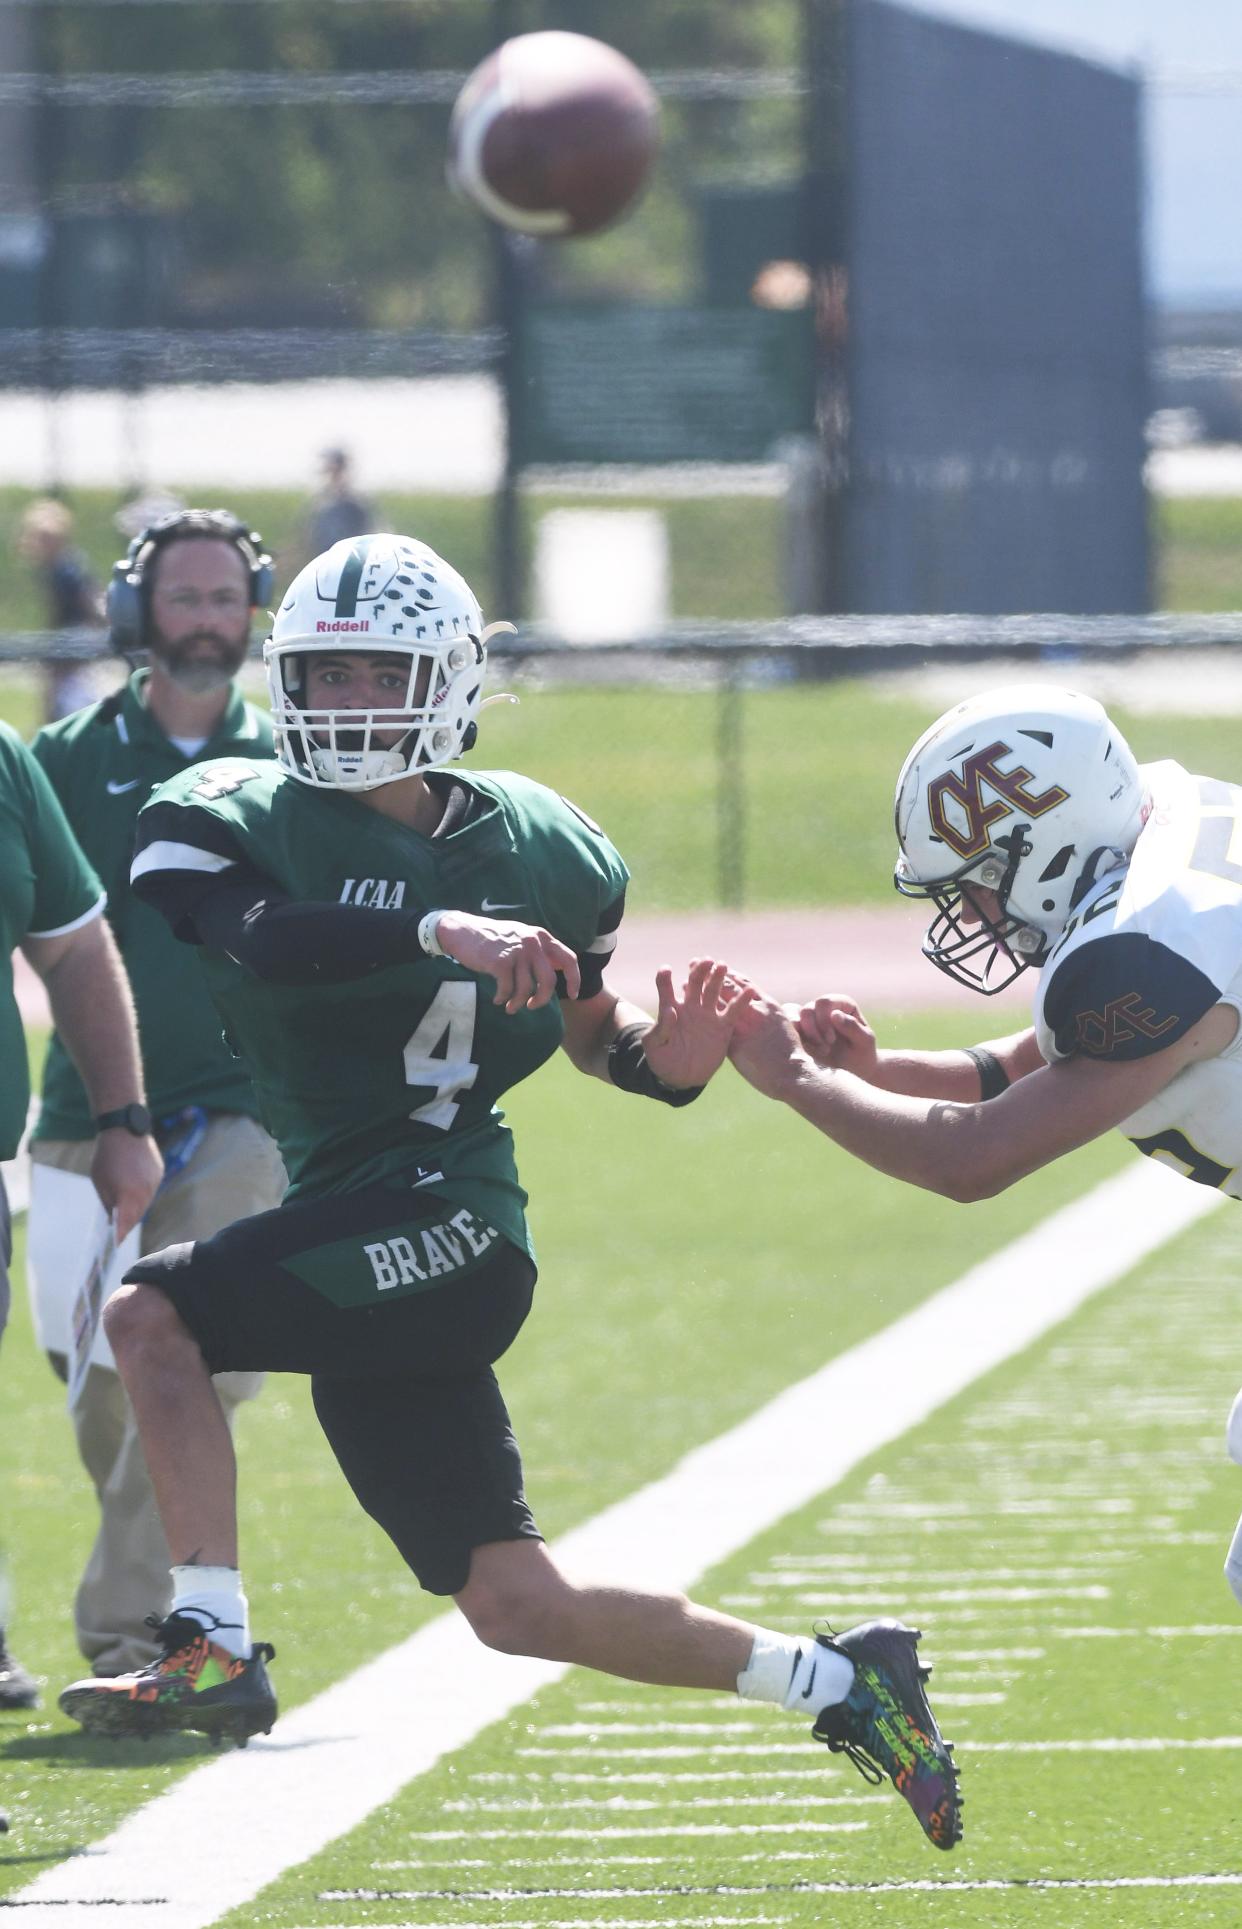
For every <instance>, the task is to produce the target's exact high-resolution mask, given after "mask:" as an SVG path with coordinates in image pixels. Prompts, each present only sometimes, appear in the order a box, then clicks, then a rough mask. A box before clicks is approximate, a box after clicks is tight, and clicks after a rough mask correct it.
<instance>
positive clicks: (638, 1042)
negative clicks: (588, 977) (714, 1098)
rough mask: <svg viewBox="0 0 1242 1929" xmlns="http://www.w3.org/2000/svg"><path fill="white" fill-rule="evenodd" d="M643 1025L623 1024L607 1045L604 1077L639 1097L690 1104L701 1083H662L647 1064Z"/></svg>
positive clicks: (700, 1089)
mask: <svg viewBox="0 0 1242 1929" xmlns="http://www.w3.org/2000/svg"><path fill="white" fill-rule="evenodd" d="M647 1031H648V1027H647V1026H646V1025H627V1026H626V1027H625V1030H624V1031H619V1032H618V1033H617V1035H616V1037H615V1038H614V1039H613V1041H612V1043H611V1045H610V1046H609V1047H608V1076H609V1078H610V1079H611V1080H612V1082H613V1084H614V1085H618V1086H620V1088H621V1090H622V1091H623V1092H637V1093H638V1094H639V1096H640V1097H641V1098H658V1099H659V1100H660V1102H661V1104H663V1105H690V1104H692V1103H693V1101H694V1100H695V1099H696V1098H698V1096H699V1094H700V1092H701V1091H702V1090H703V1087H702V1086H701V1085H666V1084H665V1083H664V1081H663V1079H659V1078H657V1077H656V1075H655V1073H654V1072H653V1071H652V1069H651V1067H650V1065H649V1064H648V1063H647V1054H646V1052H645V1051H644V1050H643V1040H644V1038H645V1037H646V1036H647Z"/></svg>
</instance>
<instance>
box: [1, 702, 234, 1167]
mask: <svg viewBox="0 0 1242 1929" xmlns="http://www.w3.org/2000/svg"><path fill="white" fill-rule="evenodd" d="M146 678H147V672H146V671H145V670H139V671H138V672H137V674H136V675H134V676H132V677H131V678H130V679H129V681H128V683H126V684H125V685H124V687H123V688H122V689H121V690H119V691H117V693H116V694H115V695H114V696H110V697H105V698H104V700H103V701H102V702H101V703H92V704H89V705H88V706H87V707H86V709H84V710H78V711H75V712H74V714H73V715H72V716H71V717H62V718H61V719H60V720H59V721H58V722H56V723H52V724H48V725H46V726H45V727H44V729H42V730H40V732H39V734H38V736H37V737H36V738H35V740H34V742H33V744H32V745H31V749H32V750H33V752H34V754H35V756H36V758H37V759H38V760H39V762H40V764H41V765H42V766H43V768H44V770H45V771H46V772H47V774H48V776H49V778H50V779H51V782H52V787H53V789H54V790H55V792H56V795H57V796H58V798H59V799H60V802H61V805H62V806H63V808H64V811H65V814H66V816H67V817H68V819H69V822H70V824H71V826H72V827H73V832H74V835H75V836H76V837H77V839H78V842H79V843H80V844H81V846H82V849H83V850H84V851H85V852H86V855H87V856H88V857H89V859H90V861H91V863H92V864H93V865H94V866H95V869H96V870H97V871H98V872H99V875H100V876H101V877H102V878H103V880H104V884H105V887H106V889H107V892H108V920H109V922H110V924H111V926H112V931H113V935H114V936H115V938H116V941H117V945H118V947H119V949H120V953H121V956H122V958H123V959H124V961H125V969H126V971H127V973H128V974H129V982H130V985H131V987H132V988H133V994H134V1004H135V1007H136V1009H137V1012H138V1032H139V1037H140V1040H141V1043H142V1058H143V1070H144V1073H145V1077H146V1086H147V1102H148V1104H149V1105H150V1107H151V1111H152V1113H153V1114H154V1116H155V1117H156V1118H157V1119H160V1118H166V1117H168V1116H170V1115H171V1114H173V1113H175V1112H180V1111H181V1110H182V1109H183V1107H185V1106H187V1105H204V1106H206V1107H208V1108H209V1109H210V1110H213V1111H220V1112H247V1113H249V1114H251V1115H252V1116H253V1115H254V1114H255V1113H256V1112H257V1110H258V1106H257V1102H256V1099H255V1096H254V1092H253V1089H252V1087H251V1084H250V1080H249V1079H248V1078H247V1076H246V1073H245V1071H244V1069H243V1067H242V1066H241V1065H240V1064H239V1063H238V1062H237V1060H236V1059H235V1058H234V1057H233V1055H232V1054H231V1053H230V1052H229V1050H228V1049H227V1047H226V1045H225V1043H224V1040H223V1039H222V1037H221V1035H220V1020H219V1018H218V1016H217V1014H216V1012H215V1010H214V1008H213V1006H212V1003H211V1000H210V998H209V997H208V996H207V991H206V987H205V986H204V984H203V980H202V973H201V972H200V971H199V970H198V967H197V965H196V964H195V961H194V955H193V953H192V952H191V951H189V950H187V948H186V946H185V945H181V944H178V943H177V941H176V939H175V938H174V937H173V935H172V932H171V931H170V930H169V929H168V926H167V924H166V923H165V921H164V919H163V918H162V917H161V916H160V915H159V912H158V911H155V910H153V909H152V908H151V906H150V905H147V904H143V903H142V902H141V900H140V899H138V898H136V897H135V896H134V895H133V893H132V892H131V890H130V888H129V867H130V864H131V862H132V860H133V855H134V826H135V824H136V823H137V819H138V812H139V809H140V808H141V806H142V805H143V804H144V803H145V801H146V799H147V798H148V797H149V796H150V795H151V792H152V791H153V790H155V789H156V788H157V787H158V786H159V785H160V784H162V783H164V782H165V781H166V779H168V778H169V777H171V776H173V775H174V774H175V773H176V772H177V771H179V770H184V769H186V768H187V766H189V765H192V764H194V763H196V762H199V761H201V760H206V759H210V758H215V757H223V756H229V755H235V754H238V753H240V754H241V755H243V756H247V757H270V756H271V754H272V727H271V724H270V723H269V722H268V719H267V717H266V716H265V715H264V714H263V713H262V712H260V711H258V710H256V709H255V708H254V706H253V705H252V704H249V703H246V702H245V701H244V699H243V698H242V696H241V694H240V692H239V691H237V690H236V689H234V690H233V691H232V692H231V694H230V696H229V701H228V703H227V705H226V706H225V710H224V714H223V716H222V717H221V719H220V722H219V724H218V726H217V728H216V730H215V731H214V732H213V734H212V736H211V737H210V739H209V740H208V742H207V743H206V744H205V745H204V747H203V749H202V750H201V751H199V752H197V753H196V754H195V756H193V757H188V756H187V755H186V754H185V752H184V751H183V750H180V749H179V748H178V747H177V745H176V744H174V743H171V742H170V741H169V739H168V738H167V737H166V736H165V735H164V732H163V731H162V730H161V729H160V727H159V725H158V724H157V723H156V721H155V718H154V717H153V716H152V715H151V713H150V711H149V710H148V709H147V707H146V704H145V702H144V701H143V686H144V684H145V682H146ZM94 1131H95V1124H94V1119H93V1117H92V1114H91V1108H90V1106H89V1104H88V1103H87V1098H86V1092H85V1090H84V1089H83V1085H82V1081H81V1079H80V1078H79V1077H78V1074H77V1071H76V1069H75V1067H74V1065H73V1062H72V1060H71V1059H70V1057H69V1054H68V1052H66V1050H65V1048H64V1045H63V1044H62V1043H61V1040H60V1039H59V1038H58V1037H57V1036H56V1034H55V1033H53V1036H52V1042H51V1044H50V1046H49V1047H48V1055H47V1065H46V1067H45V1069H44V1074H43V1109H42V1111H41V1113H40V1115H39V1124H38V1128H37V1131H36V1134H35V1136H36V1137H37V1138H41V1139H89V1138H91V1137H93V1135H94Z"/></svg>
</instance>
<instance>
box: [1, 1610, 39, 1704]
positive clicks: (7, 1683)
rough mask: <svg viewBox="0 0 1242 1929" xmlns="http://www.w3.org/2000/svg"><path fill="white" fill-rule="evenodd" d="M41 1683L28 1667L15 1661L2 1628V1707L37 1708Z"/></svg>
mask: <svg viewBox="0 0 1242 1929" xmlns="http://www.w3.org/2000/svg"><path fill="white" fill-rule="evenodd" d="M38 1705H39V1684H38V1682H37V1681H36V1680H35V1678H34V1676H33V1675H32V1674H31V1673H30V1671H29V1669H28V1668H23V1666H22V1664H21V1662H20V1661H15V1660H14V1659H13V1657H12V1655H11V1654H10V1653H9V1651H8V1648H7V1647H6V1645H5V1640H4V1629H3V1628H0V1708H37V1707H38Z"/></svg>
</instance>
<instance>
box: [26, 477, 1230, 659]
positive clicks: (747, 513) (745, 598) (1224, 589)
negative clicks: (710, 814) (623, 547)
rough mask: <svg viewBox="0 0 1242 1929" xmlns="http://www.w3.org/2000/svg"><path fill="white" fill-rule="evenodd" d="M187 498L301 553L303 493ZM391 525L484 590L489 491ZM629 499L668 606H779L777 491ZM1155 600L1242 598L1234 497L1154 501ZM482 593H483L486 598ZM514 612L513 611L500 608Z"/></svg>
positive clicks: (107, 513) (214, 491)
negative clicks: (666, 573)
mask: <svg viewBox="0 0 1242 1929" xmlns="http://www.w3.org/2000/svg"><path fill="white" fill-rule="evenodd" d="M183 493H184V495H185V497H186V499H187V500H189V501H194V502H203V501H206V502H208V504H209V505H214V504H215V503H216V502H217V501H218V500H219V499H220V497H221V496H222V495H228V504H227V506H228V507H229V508H231V509H233V510H234V511H235V512H236V513H237V514H238V515H240V516H244V517H247V518H248V519H249V520H250V521H251V522H252V523H253V524H255V525H256V526H257V527H258V528H259V529H261V530H262V532H263V535H264V537H265V539H266V541H267V543H268V546H269V548H270V549H271V551H272V553H273V555H274V556H275V557H276V558H277V561H278V564H279V565H280V568H281V580H282V581H283V580H284V579H285V576H286V575H287V574H288V573H289V571H290V570H291V569H292V568H293V567H294V566H296V564H297V563H298V562H300V561H301V560H303V557H302V552H301V545H302V534H301V531H302V524H303V518H304V516H305V511H306V498H305V496H303V495H301V494H299V493H298V492H297V491H295V490H291V489H286V490H279V489H254V490H248V491H245V492H244V493H243V494H241V495H232V494H229V492H228V491H223V490H220V489H218V488H216V487H215V486H214V485H213V486H211V487H209V488H207V489H206V490H203V489H199V488H196V487H194V486H193V485H191V484H186V485H184V488H183ZM30 499H31V498H30V492H29V490H25V489H17V488H13V487H6V488H0V608H2V609H3V610H4V626H5V628H7V629H13V630H27V629H39V628H41V627H42V624H43V620H44V619H43V613H42V606H41V603H40V599H39V594H38V589H37V586H36V584H35V583H34V581H33V579H32V578H31V575H30V572H29V570H28V569H27V568H26V567H25V565H23V564H22V562H21V561H20V560H19V558H18V557H17V556H16V555H15V553H14V539H15V536H16V533H17V527H18V522H19V519H20V517H21V512H22V509H23V508H24V507H25V505H26V503H27V502H29V501H30ZM66 501H67V502H68V503H69V505H70V507H71V508H72V510H73V512H74V516H75V519H76V530H75V539H76V541H77V542H78V544H79V546H80V547H81V548H82V549H83V550H84V551H85V553H86V555H87V556H88V557H89V559H90V562H91V566H92V568H93V569H94V570H95V572H96V574H97V576H98V578H99V580H100V581H101V582H103V581H106V579H107V574H108V571H109V569H110V568H111V566H112V563H113V560H114V559H115V557H116V556H117V555H118V554H119V553H121V551H122V550H123V549H124V542H123V540H122V539H121V538H120V537H119V536H118V534H117V530H116V526H115V523H114V521H113V518H114V516H115V515H116V512H117V510H118V509H119V508H120V506H121V501H122V498H121V496H120V494H119V493H117V492H115V491H110V490H105V489H78V490H74V491H71V492H69V494H68V495H67V496H66ZM377 506H378V507H379V509H380V511H381V513H382V514H383V515H384V516H385V517H386V518H387V520H388V525H389V527H391V528H395V529H396V528H399V529H405V530H408V531H412V532H415V533H417V534H418V535H419V536H421V537H422V538H423V540H424V541H425V542H429V543H430V544H431V546H432V548H433V549H438V550H439V551H440V553H441V554H442V555H445V556H448V557H449V558H450V559H451V560H452V562H453V563H454V564H455V565H456V567H457V568H458V569H460V570H461V572H462V574H463V575H464V576H465V577H466V579H467V581H468V582H471V583H474V584H475V585H476V586H477V587H478V588H479V589H480V590H481V591H483V592H485V591H486V586H487V584H488V583H489V581H490V577H491V527H492V520H491V519H492V504H491V499H490V497H487V496H435V495H413V496H407V495H396V494H389V495H386V496H385V497H384V498H383V500H382V502H381V503H380V504H378V505H377ZM579 506H586V507H589V508H599V506H600V500H599V498H598V497H597V496H592V497H580V496H579V497H575V496H573V495H572V494H568V493H567V494H565V495H563V496H561V495H558V496H550V495H549V496H544V495H538V496H534V495H532V496H528V497H526V498H525V499H524V501H523V505H522V518H523V527H524V529H525V531H526V535H527V540H528V541H529V540H530V537H531V533H532V531H533V528H534V524H535V521H536V519H537V518H538V517H539V516H541V515H544V514H546V513H547V512H548V511H549V510H552V509H558V508H573V507H579ZM623 506H624V507H626V508H656V509H658V510H659V511H660V513H661V514H662V515H663V516H664V518H665V521H666V525H667V529H668V543H669V561H670V590H669V598H670V607H671V610H672V613H673V615H674V616H687V617H689V616H731V617H774V616H781V615H783V614H784V607H783V604H782V600H781V568H782V542H783V535H782V527H781V505H780V503H779V502H778V501H775V500H771V499H768V498H765V497H756V496H716V497H708V498H703V499H701V500H697V501H696V500H692V499H687V500H680V499H673V500H669V499H668V498H651V499H650V500H649V501H646V500H641V499H638V498H630V497H626V498H625V501H624V504H623ZM1152 541H1153V544H1154V548H1155V556H1156V582H1155V591H1154V600H1155V604H1156V607H1157V608H1158V609H1172V610H1221V609H1236V608H1237V607H1238V606H1239V605H1242V501H1238V500H1234V499H1232V498H1224V499H1219V500H1218V499H1215V498H1202V499H1196V498H1189V499H1173V500H1161V499H1155V500H1153V504H1152ZM488 601H489V598H488V596H487V595H486V593H485V594H484V602H485V603H487V602H488ZM501 614H510V615H515V614H516V612H513V611H509V612H501Z"/></svg>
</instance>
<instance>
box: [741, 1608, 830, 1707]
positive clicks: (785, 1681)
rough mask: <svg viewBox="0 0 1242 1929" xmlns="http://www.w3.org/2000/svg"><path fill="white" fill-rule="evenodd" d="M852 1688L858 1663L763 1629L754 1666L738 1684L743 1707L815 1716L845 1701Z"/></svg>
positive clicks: (757, 1639) (751, 1664) (752, 1660)
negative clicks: (772, 1706) (758, 1705)
mask: <svg viewBox="0 0 1242 1929" xmlns="http://www.w3.org/2000/svg"><path fill="white" fill-rule="evenodd" d="M853 1685H854V1663H853V1662H852V1661H851V1660H850V1658H849V1656H848V1655H846V1654H838V1653H837V1652H836V1650H835V1649H833V1648H825V1647H823V1646H822V1645H821V1643H820V1642H818V1641H816V1640H813V1639H811V1640H805V1639H804V1640H801V1641H799V1640H797V1639H796V1638H795V1637H794V1636H793V1635H792V1634H772V1633H771V1632H769V1630H768V1629H767V1628H760V1629H759V1631H758V1633H757V1634H756V1635H755V1645H754V1647H753V1648H752V1649H751V1651H750V1660H749V1661H748V1662H747V1664H746V1667H745V1670H744V1671H743V1672H742V1673H741V1674H740V1675H739V1676H738V1678H737V1691H738V1693H739V1695H741V1697H742V1699H743V1701H773V1702H775V1703H776V1705H777V1707H778V1708H791V1709H793V1710H795V1711H796V1712H797V1713H798V1714H803V1715H817V1714H818V1713H819V1711H820V1709H821V1708H830V1707H832V1706H833V1704H834V1703H835V1702H838V1701H844V1700H845V1697H846V1695H847V1694H848V1693H849V1691H850V1689H851V1688H852V1687H853Z"/></svg>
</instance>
